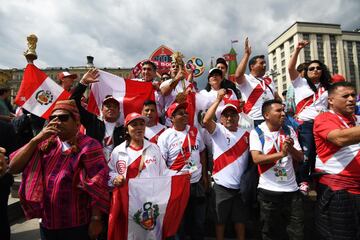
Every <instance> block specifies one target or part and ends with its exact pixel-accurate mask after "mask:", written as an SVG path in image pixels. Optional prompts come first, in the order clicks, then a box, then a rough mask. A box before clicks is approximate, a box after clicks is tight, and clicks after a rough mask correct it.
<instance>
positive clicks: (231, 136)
mask: <svg viewBox="0 0 360 240" xmlns="http://www.w3.org/2000/svg"><path fill="white" fill-rule="evenodd" d="M210 137H211V140H212V147H213V161H214V163H213V172H212V174H213V179H214V181H215V182H216V184H218V185H221V186H224V187H227V188H231V189H239V188H240V179H241V176H242V174H243V173H244V171H245V169H246V167H247V164H248V157H249V132H248V131H246V130H244V129H241V128H238V129H237V131H236V132H232V131H229V130H228V129H227V128H225V127H224V126H223V125H221V124H220V123H216V128H215V131H214V132H213V133H212V134H211V135H210Z"/></svg>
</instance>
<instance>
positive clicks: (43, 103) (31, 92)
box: [15, 64, 70, 119]
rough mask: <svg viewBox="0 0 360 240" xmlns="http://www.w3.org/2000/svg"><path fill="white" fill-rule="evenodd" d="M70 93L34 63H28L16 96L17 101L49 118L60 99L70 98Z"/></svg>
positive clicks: (28, 109) (22, 105) (39, 114)
mask: <svg viewBox="0 0 360 240" xmlns="http://www.w3.org/2000/svg"><path fill="white" fill-rule="evenodd" d="M69 96H70V94H69V93H68V92H67V91H65V90H64V89H63V88H62V87H61V86H59V85H58V84H56V82H55V81H54V80H52V79H51V78H49V77H48V76H47V75H46V74H45V73H44V72H42V71H41V70H40V69H38V68H37V67H36V66H35V65H34V64H28V65H27V66H26V68H25V71H24V76H23V79H22V82H21V85H20V88H19V91H18V93H17V95H16V98H15V103H16V104H17V105H18V106H20V107H23V108H24V109H26V110H27V111H29V112H31V113H32V114H35V115H36V116H39V117H42V118H45V119H47V118H48V117H49V115H50V113H51V110H52V109H53V108H54V105H55V102H56V101H58V100H65V99H68V98H69Z"/></svg>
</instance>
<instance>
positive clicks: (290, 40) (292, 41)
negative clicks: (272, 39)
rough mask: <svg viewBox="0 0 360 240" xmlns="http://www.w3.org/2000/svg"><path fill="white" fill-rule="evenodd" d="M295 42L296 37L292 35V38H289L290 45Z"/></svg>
mask: <svg viewBox="0 0 360 240" xmlns="http://www.w3.org/2000/svg"><path fill="white" fill-rule="evenodd" d="M293 44H294V38H293V37H291V38H290V39H289V45H293Z"/></svg>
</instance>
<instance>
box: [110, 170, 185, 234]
mask: <svg viewBox="0 0 360 240" xmlns="http://www.w3.org/2000/svg"><path fill="white" fill-rule="evenodd" d="M189 194H190V177H189V175H188V174H186V175H177V176H162V177H154V178H132V179H130V180H129V182H128V183H126V184H125V185H124V186H121V187H118V188H115V190H114V191H113V195H112V205H111V210H110V216H109V228H108V229H109V230H108V239H109V240H126V239H165V238H166V237H170V236H174V235H175V234H176V232H177V230H178V228H179V225H180V222H181V220H182V217H183V214H184V211H185V208H186V205H187V201H188V199H189Z"/></svg>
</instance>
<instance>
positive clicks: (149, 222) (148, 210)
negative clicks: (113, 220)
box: [133, 202, 159, 231]
mask: <svg viewBox="0 0 360 240" xmlns="http://www.w3.org/2000/svg"><path fill="white" fill-rule="evenodd" d="M158 216H159V206H158V205H157V204H153V203H152V202H146V203H144V204H143V207H142V208H140V209H139V210H137V212H136V213H135V214H134V216H133V219H134V221H135V222H136V223H137V224H139V225H140V226H141V227H142V228H143V229H145V230H149V231H150V230H153V229H154V228H155V226H156V219H157V217H158Z"/></svg>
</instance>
